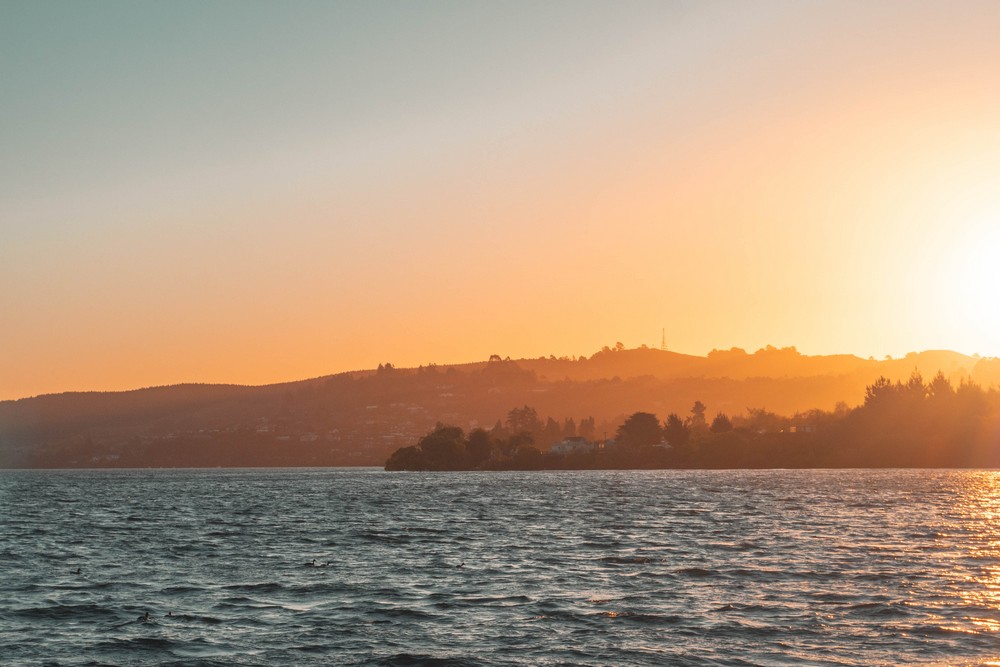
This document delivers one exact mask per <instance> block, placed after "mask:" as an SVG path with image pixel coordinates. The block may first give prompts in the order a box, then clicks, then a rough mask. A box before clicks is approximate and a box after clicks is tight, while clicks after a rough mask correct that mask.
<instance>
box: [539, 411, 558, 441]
mask: <svg viewBox="0 0 1000 667" xmlns="http://www.w3.org/2000/svg"><path fill="white" fill-rule="evenodd" d="M560 438H562V427H561V426H559V422H557V421H556V420H555V419H553V418H552V417H549V418H548V419H547V420H546V421H545V430H544V431H543V432H542V437H541V444H542V445H551V444H552V443H553V442H558V441H559V439H560Z"/></svg>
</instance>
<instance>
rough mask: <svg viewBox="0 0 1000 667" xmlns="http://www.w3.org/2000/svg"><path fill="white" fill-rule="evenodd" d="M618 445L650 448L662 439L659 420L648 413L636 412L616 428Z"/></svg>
mask: <svg viewBox="0 0 1000 667" xmlns="http://www.w3.org/2000/svg"><path fill="white" fill-rule="evenodd" d="M615 438H616V439H617V440H618V443H619V444H621V445H624V446H626V447H636V448H640V449H641V448H646V447H652V446H653V445H655V444H657V443H659V442H660V441H661V440H662V439H663V431H662V430H661V429H660V420H659V419H657V418H656V415H654V414H652V413H649V412H636V413H633V414H632V415H630V416H629V418H628V419H626V420H625V423H624V424H622V425H621V426H619V427H618V432H617V433H616V434H615Z"/></svg>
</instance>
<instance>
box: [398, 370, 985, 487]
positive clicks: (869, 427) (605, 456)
mask: <svg viewBox="0 0 1000 667" xmlns="http://www.w3.org/2000/svg"><path fill="white" fill-rule="evenodd" d="M706 414H707V407H706V406H705V405H704V404H703V403H702V402H701V401H695V403H694V405H693V406H692V408H691V411H690V414H688V415H687V416H685V417H683V418H682V417H681V416H680V415H678V414H677V413H671V414H670V415H668V416H667V418H666V420H665V421H664V422H663V423H662V424H661V423H660V421H659V420H658V418H657V417H656V415H654V414H652V413H649V412H635V413H633V414H631V415H630V416H629V417H628V418H627V419H626V420H625V421H624V423H622V424H621V426H619V427H618V428H617V430H616V432H615V433H614V438H613V439H610V440H609V439H608V438H607V437H604V438H596V439H595V434H594V433H593V429H592V425H591V424H585V425H583V426H584V428H583V429H582V430H581V429H574V424H572V423H571V422H567V423H566V425H565V429H564V434H565V435H564V437H563V438H562V439H560V440H559V441H557V442H553V443H551V444H550V445H549V447H548V448H546V449H545V450H542V449H540V448H539V447H537V446H536V445H535V443H536V442H538V441H539V440H546V439H548V440H551V436H552V434H553V433H554V432H555V431H554V429H553V428H552V427H551V420H550V425H546V424H543V423H542V422H541V420H540V419H539V418H538V416H537V413H536V412H535V410H534V409H533V408H530V407H528V406H524V407H523V408H515V409H513V410H511V411H510V412H509V413H508V415H507V420H506V422H505V423H499V422H498V423H497V424H496V426H494V427H493V428H492V429H491V430H485V429H482V428H477V429H475V430H473V431H471V432H470V433H469V434H468V435H466V434H465V433H464V432H463V430H462V429H461V428H459V427H457V426H447V425H443V424H438V425H437V427H436V428H435V429H434V430H433V431H431V432H430V433H428V434H427V435H425V436H423V437H422V438H421V439H420V441H419V442H418V443H417V444H415V445H412V446H409V447H403V448H400V449H398V450H397V451H396V452H394V453H393V454H392V456H391V457H389V460H388V461H387V462H386V465H385V469H386V470H391V471H397V470H576V469H630V468H647V469H655V468H939V467H941V468H946V467H948V468H967V467H973V468H994V467H998V466H1000V393H998V392H997V391H996V390H995V389H990V390H988V391H987V390H984V389H983V388H982V387H981V386H979V385H978V384H974V383H969V382H962V383H961V384H959V385H958V386H957V387H955V386H952V384H951V383H950V382H949V381H948V380H947V379H946V378H945V377H944V374H943V373H938V374H937V375H936V376H935V377H934V378H933V379H932V380H931V381H930V382H926V383H925V382H924V379H923V377H922V376H921V375H920V373H919V372H914V373H913V374H912V375H911V376H910V378H909V380H908V381H906V382H902V381H897V382H895V383H894V382H891V381H889V380H888V379H886V378H885V377H880V378H879V379H878V380H876V382H875V383H873V384H871V385H869V386H868V387H867V388H866V390H865V400H864V403H863V404H862V405H861V406H859V407H857V408H855V409H853V410H852V409H848V408H847V407H846V405H844V404H841V405H839V406H838V407H837V409H835V410H833V411H823V410H818V409H814V410H809V411H807V412H805V413H802V414H798V415H796V416H795V417H794V418H789V417H781V416H779V415H776V414H774V413H772V412H768V411H767V410H764V409H748V410H747V411H746V413H745V414H743V415H737V416H734V417H730V416H729V415H727V414H725V413H723V412H719V413H717V414H716V415H715V416H714V418H712V419H711V420H710V421H709V419H708V418H707V416H706ZM574 430H578V431H581V432H585V434H584V435H578V434H577V433H576V432H574Z"/></svg>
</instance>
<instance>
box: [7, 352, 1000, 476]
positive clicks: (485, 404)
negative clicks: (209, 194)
mask: <svg viewBox="0 0 1000 667" xmlns="http://www.w3.org/2000/svg"><path fill="white" fill-rule="evenodd" d="M938 371H940V372H942V373H944V375H945V376H946V377H947V378H948V379H949V380H951V381H952V382H953V383H955V384H958V383H960V382H962V381H969V380H971V381H974V382H977V383H979V384H982V385H984V386H992V385H995V384H998V383H1000V360H998V359H993V358H990V359H986V358H977V357H969V356H965V355H962V354H958V353H955V352H949V351H927V352H919V353H911V354H908V355H907V356H906V357H904V358H901V359H883V360H875V359H862V358H859V357H855V356H850V355H831V356H807V355H802V354H800V353H799V352H798V351H796V350H795V349H794V348H781V349H778V348H774V347H767V348H764V349H761V350H757V351H756V352H753V353H747V352H745V351H744V350H740V349H735V348H734V349H731V350H721V351H720V350H713V351H712V352H711V353H709V354H708V355H706V356H704V357H701V356H693V355H685V354H678V353H675V352H668V351H661V350H656V349H650V348H637V349H621V348H619V349H609V348H605V349H604V350H602V351H600V352H597V353H596V354H594V355H593V356H591V357H589V358H583V357H581V358H577V359H573V358H565V357H564V358H556V357H554V356H553V357H547V358H538V359H517V360H509V359H507V360H501V359H500V357H499V356H496V355H494V357H492V358H491V360H490V361H483V362H475V363H468V364H460V365H453V366H429V367H421V368H415V369H414V368H411V369H397V368H393V367H392V366H391V365H383V366H380V367H379V368H378V369H373V370H370V371H360V372H353V373H343V374H338V375H333V376H328V377H321V378H314V379H310V380H303V381H300V382H292V383H285V384H279V385H267V386H261V387H243V386H233V385H176V386H169V387H154V388H147V389H139V390H135V391H125V392H103V393H99V392H82V393H81V392H74V393H64V394H54V395H45V396H39V397H35V398H27V399H21V400H17V401H3V402H0V467H7V468H10V467H95V466H96V467H106V466H112V467H114V466H129V467H133V466H134V467H145V466H154V467H159V466H256V465H274V466H280V465H381V464H382V463H383V462H384V461H385V459H386V457H387V456H388V454H389V453H391V452H392V451H394V450H395V449H397V448H398V447H401V446H405V445H408V444H412V443H413V442H414V441H415V440H416V439H417V438H419V437H420V436H421V435H422V434H424V433H426V432H427V431H428V429H430V428H432V427H433V426H434V424H435V423H437V422H445V423H452V424H456V425H459V426H462V427H463V428H466V429H468V428H470V427H473V426H476V425H481V426H485V427H489V426H492V425H493V424H495V423H496V422H498V421H503V420H504V419H505V417H506V415H507V413H508V412H509V411H510V410H511V409H512V408H515V407H519V406H524V405H528V406H531V407H533V408H535V410H536V411H537V413H538V414H539V415H540V416H541V418H542V419H543V420H545V419H547V418H552V419H553V420H554V421H555V422H556V423H558V424H566V423H567V420H574V423H576V422H579V421H580V420H582V419H584V418H593V419H594V422H595V424H596V428H597V429H598V432H608V431H610V432H613V431H614V429H615V428H617V426H618V425H619V424H620V423H621V421H622V420H623V419H624V416H625V415H627V414H630V413H632V412H635V411H639V410H643V411H649V412H653V413H655V414H657V415H659V416H660V417H661V418H664V417H666V415H667V414H669V413H671V412H677V413H678V414H681V415H685V414H687V412H688V410H689V409H690V407H691V405H692V404H693V402H694V401H695V400H700V401H702V402H703V403H704V404H705V405H707V406H708V409H709V412H710V414H713V415H714V414H715V413H717V412H725V413H727V414H730V415H737V414H742V413H744V412H745V411H746V410H747V409H748V408H766V409H767V410H769V411H771V412H776V413H778V414H784V415H792V414H794V413H796V412H800V411H806V410H810V409H813V408H820V409H823V410H832V409H833V408H834V407H835V406H836V405H837V404H838V403H841V402H843V403H846V404H847V405H848V406H854V405H857V404H858V403H860V402H861V400H862V399H863V397H864V391H865V387H866V386H867V385H869V384H871V383H872V382H874V381H875V380H876V379H877V378H878V377H879V376H885V377H888V378H889V379H891V380H898V379H903V380H905V379H906V378H908V377H909V376H910V375H911V374H912V373H914V372H917V373H920V374H922V375H923V376H924V377H925V378H930V377H932V376H933V375H935V374H936V373H937V372H938Z"/></svg>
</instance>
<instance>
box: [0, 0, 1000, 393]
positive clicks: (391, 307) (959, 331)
mask: <svg viewBox="0 0 1000 667" xmlns="http://www.w3.org/2000/svg"><path fill="white" fill-rule="evenodd" d="M0 15H2V16H3V20H2V21H0V90H2V94H0V399H16V398H21V397H27V396H33V395H37V394H42V393H54V392H61V391H75V390H123V389H131V388H138V387H145V386H158V385H165V384H174V383H180V382H226V383H239V384H264V383H271V382H279V381H288V380H296V379H303V378H308V377H317V376H322V375H326V374H330V373H336V372H341V371H346V370H353V369H363V368H373V367H375V366H377V365H378V364H379V363H385V362H390V363H393V364H394V365H396V366H418V365H426V364H430V363H437V364H446V363H457V362H468V361H478V360H485V359H486V358H488V357H489V356H490V355H491V354H499V355H501V356H505V357H506V356H510V357H512V358H521V357H538V356H549V355H553V354H554V355H556V356H570V355H572V356H579V355H587V356H589V355H591V354H593V353H594V352H596V351H597V350H599V349H600V348H602V347H603V346H605V345H610V346H614V344H615V343H616V342H622V343H623V344H624V345H625V346H626V347H638V346H640V345H643V344H645V345H649V346H650V347H657V346H659V345H660V343H661V335H662V334H664V332H665V339H666V344H667V347H668V349H671V350H674V351H678V352H685V353H690V354H705V353H707V352H708V351H710V350H712V349H715V348H719V349H728V348H730V347H741V348H744V349H747V350H748V351H753V350H755V349H758V348H760V347H764V346H765V345H768V344H772V345H776V346H779V347H783V346H788V345H794V346H796V347H797V348H798V349H799V350H800V351H801V352H803V353H807V354H837V353H850V354H856V355H859V356H863V357H868V356H875V357H876V358H881V357H883V356H884V355H887V354H888V355H893V356H899V355H903V354H905V353H907V352H909V351H917V350H926V349H951V350H955V351H958V352H963V353H966V354H973V353H976V354H981V355H984V356H997V355H1000V307H998V306H1000V268H998V267H1000V168H998V165H1000V40H998V39H996V35H997V34H1000V3H997V2H992V1H991V2H972V1H964V2H963V1H958V2H952V1H948V2H944V1H942V2H920V1H913V0H911V1H907V2H892V1H888V2H877V3H873V2H867V1H864V2H851V1H849V0H838V1H836V2H822V1H816V2H798V1H793V2H771V1H763V0H762V1H757V2H742V1H739V2H737V1H733V2H711V1H709V2H682V1H674V2H632V1H615V2H589V1H586V0H573V1H570V2H559V1H550V2H544V3H537V2H516V1H504V2H465V1H462V2H422V3H416V2H414V3H399V2H378V1H371V2H306V1H293V2H281V3H278V2H255V1H253V0H247V1H240V2H235V1H233V2H193V1H182V2H169V3H168V2H135V1H131V0H130V1H127V2H111V1H108V0H95V1H94V2H86V3H84V2H69V1H67V2H46V1H37V2H36V1H16V2H14V1H11V0H0Z"/></svg>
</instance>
